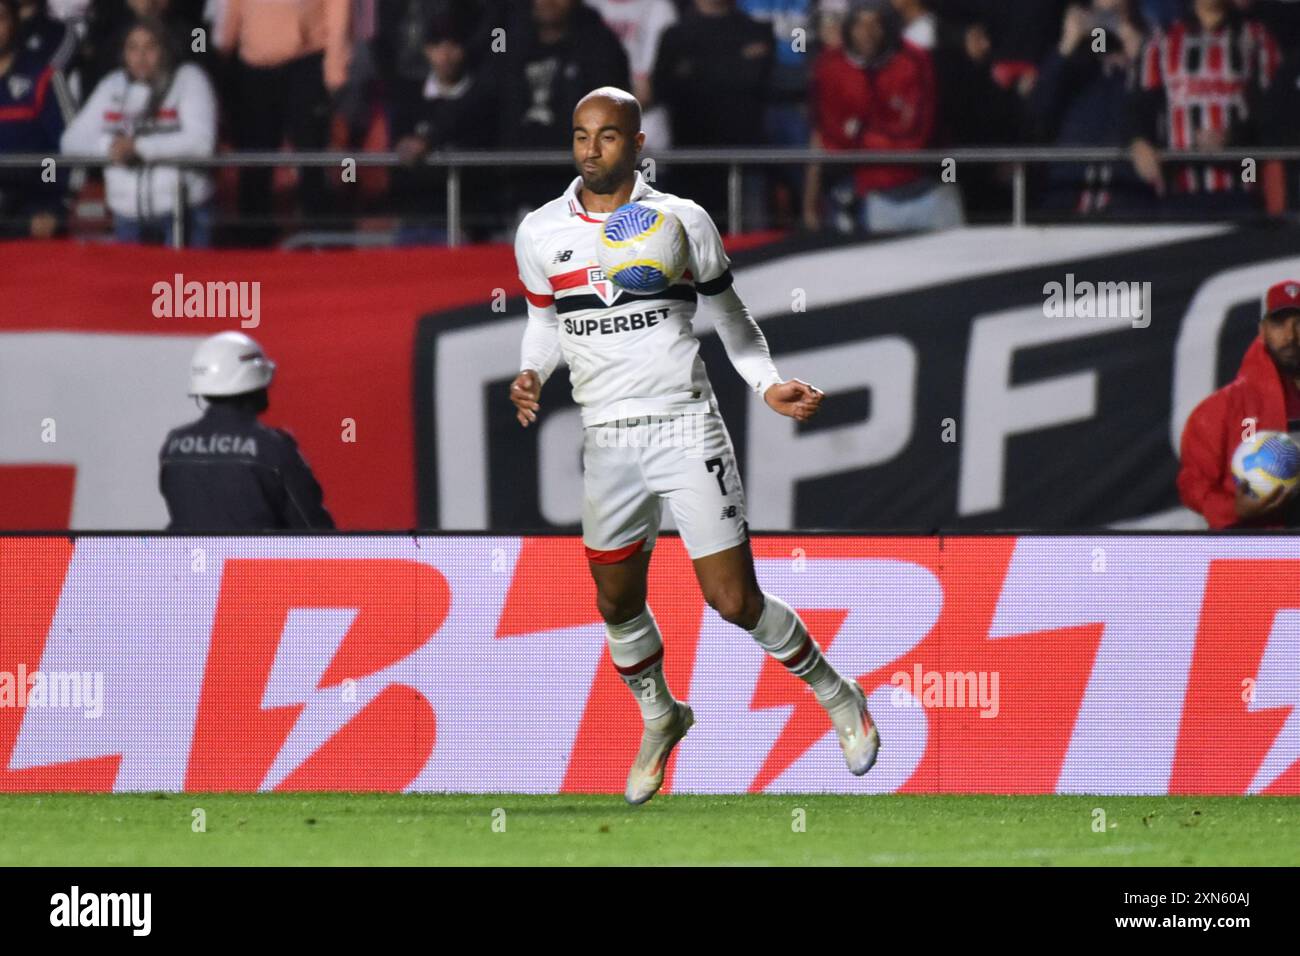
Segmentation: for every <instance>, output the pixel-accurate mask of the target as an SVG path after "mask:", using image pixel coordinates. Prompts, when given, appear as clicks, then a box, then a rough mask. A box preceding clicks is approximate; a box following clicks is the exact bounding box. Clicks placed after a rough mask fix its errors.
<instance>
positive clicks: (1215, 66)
mask: <svg viewBox="0 0 1300 956" xmlns="http://www.w3.org/2000/svg"><path fill="white" fill-rule="evenodd" d="M1227 42H1228V38H1227V36H1226V35H1225V36H1220V37H1212V38H1211V39H1210V40H1209V41H1208V44H1207V46H1208V49H1207V50H1206V51H1205V69H1206V71H1207V72H1208V73H1209V74H1210V75H1211V76H1222V75H1223V62H1224V60H1225V59H1226V58H1225V57H1224V55H1223V54H1224V50H1223V47H1224V45H1225V44H1226V43H1227Z"/></svg>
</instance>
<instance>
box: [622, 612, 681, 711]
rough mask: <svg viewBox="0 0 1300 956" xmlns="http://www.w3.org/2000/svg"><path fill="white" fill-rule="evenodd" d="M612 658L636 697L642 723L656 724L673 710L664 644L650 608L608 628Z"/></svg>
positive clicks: (624, 681)
mask: <svg viewBox="0 0 1300 956" xmlns="http://www.w3.org/2000/svg"><path fill="white" fill-rule="evenodd" d="M605 636H606V638H607V639H608V641H609V656H610V658H611V659H612V660H613V661H614V667H615V669H616V670H617V671H618V675H619V676H620V677H622V678H623V683H625V684H627V686H628V689H629V690H631V691H632V694H633V696H635V697H636V702H637V705H638V706H639V707H640V708H641V719H642V720H647V721H649V720H654V719H655V718H656V717H662V716H664V715H665V714H667V713H668V712H669V711H671V710H672V709H673V703H674V701H673V695H672V691H670V690H669V689H668V682H667V680H665V679H664V642H663V638H662V637H661V636H660V634H659V625H658V624H657V623H655V618H654V615H653V614H651V613H650V605H648V604H647V605H646V606H645V609H644V610H643V611H642V612H641V613H640V614H638V615H637V616H636V617H634V618H631V619H630V620H627V621H623V622H622V623H620V624H609V623H606V624H605Z"/></svg>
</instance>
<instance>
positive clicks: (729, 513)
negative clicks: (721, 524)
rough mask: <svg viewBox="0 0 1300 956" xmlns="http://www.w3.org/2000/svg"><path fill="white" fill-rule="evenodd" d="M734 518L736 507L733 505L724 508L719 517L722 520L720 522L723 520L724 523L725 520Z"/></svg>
mask: <svg viewBox="0 0 1300 956" xmlns="http://www.w3.org/2000/svg"><path fill="white" fill-rule="evenodd" d="M734 517H736V506H735V505H727V506H726V507H725V508H723V509H722V514H721V515H719V518H720V519H722V520H724V521H725V520H726V519H727V518H734Z"/></svg>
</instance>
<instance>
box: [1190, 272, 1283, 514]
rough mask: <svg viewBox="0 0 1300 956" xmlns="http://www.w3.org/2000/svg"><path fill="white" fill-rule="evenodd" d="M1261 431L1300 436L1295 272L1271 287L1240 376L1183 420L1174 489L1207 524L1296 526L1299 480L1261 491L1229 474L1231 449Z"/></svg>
mask: <svg viewBox="0 0 1300 956" xmlns="http://www.w3.org/2000/svg"><path fill="white" fill-rule="evenodd" d="M1261 431H1280V432H1287V433H1288V434H1290V435H1291V437H1292V438H1297V439H1300V280H1295V279H1288V280H1286V281H1284V282H1279V283H1277V284H1276V285H1274V286H1273V287H1272V288H1270V289H1269V290H1268V294H1267V295H1266V296H1265V297H1264V316H1263V318H1261V319H1260V321H1259V338H1257V339H1255V341H1253V342H1252V343H1251V345H1250V348H1248V349H1247V350H1246V356H1245V358H1243V359H1242V362H1241V369H1240V371H1238V373H1237V377H1236V378H1235V379H1233V381H1232V382H1230V383H1228V384H1227V385H1225V386H1224V387H1223V388H1221V389H1219V390H1218V391H1217V392H1215V393H1213V394H1212V395H1210V396H1209V397H1208V398H1206V399H1205V400H1204V401H1203V402H1201V403H1200V404H1199V405H1197V406H1196V408H1195V409H1194V410H1193V411H1192V414H1191V416H1190V417H1189V418H1188V419H1187V425H1186V426H1185V427H1184V428H1183V438H1182V449H1181V458H1182V465H1181V467H1180V469H1179V472H1178V496H1179V497H1180V498H1182V500H1183V504H1185V505H1187V507H1189V508H1191V509H1192V510H1193V511H1196V512H1198V513H1200V514H1201V515H1204V516H1205V520H1206V521H1208V522H1209V524H1210V527H1211V528H1229V527H1251V528H1266V527H1274V528H1280V527H1300V507H1297V505H1300V485H1297V486H1296V487H1295V488H1293V489H1292V490H1291V491H1286V492H1284V491H1283V490H1282V489H1280V488H1279V489H1278V490H1277V491H1275V492H1273V494H1272V495H1270V496H1268V497H1266V498H1262V499H1261V498H1255V497H1253V496H1250V495H1247V494H1245V493H1244V491H1243V490H1242V489H1241V488H1239V487H1238V486H1237V482H1236V479H1235V478H1233V475H1232V455H1233V452H1235V451H1236V450H1237V446H1238V445H1240V444H1241V443H1242V441H1244V440H1245V439H1246V438H1247V437H1248V436H1249V435H1250V434H1252V433H1255V432H1261Z"/></svg>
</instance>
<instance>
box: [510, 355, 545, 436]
mask: <svg viewBox="0 0 1300 956" xmlns="http://www.w3.org/2000/svg"><path fill="white" fill-rule="evenodd" d="M541 397H542V380H541V379H539V378H538V377H537V373H536V372H534V371H533V370H532V369H530V368H529V369H524V371H522V372H520V373H519V375H518V376H516V377H515V380H514V381H513V382H511V383H510V401H512V402H514V403H515V418H517V419H519V424H520V425H523V426H524V427H525V428H527V427H528V423H529V422H535V421H537V409H539V408H541V405H539V404H538V399H540V398H541Z"/></svg>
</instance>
